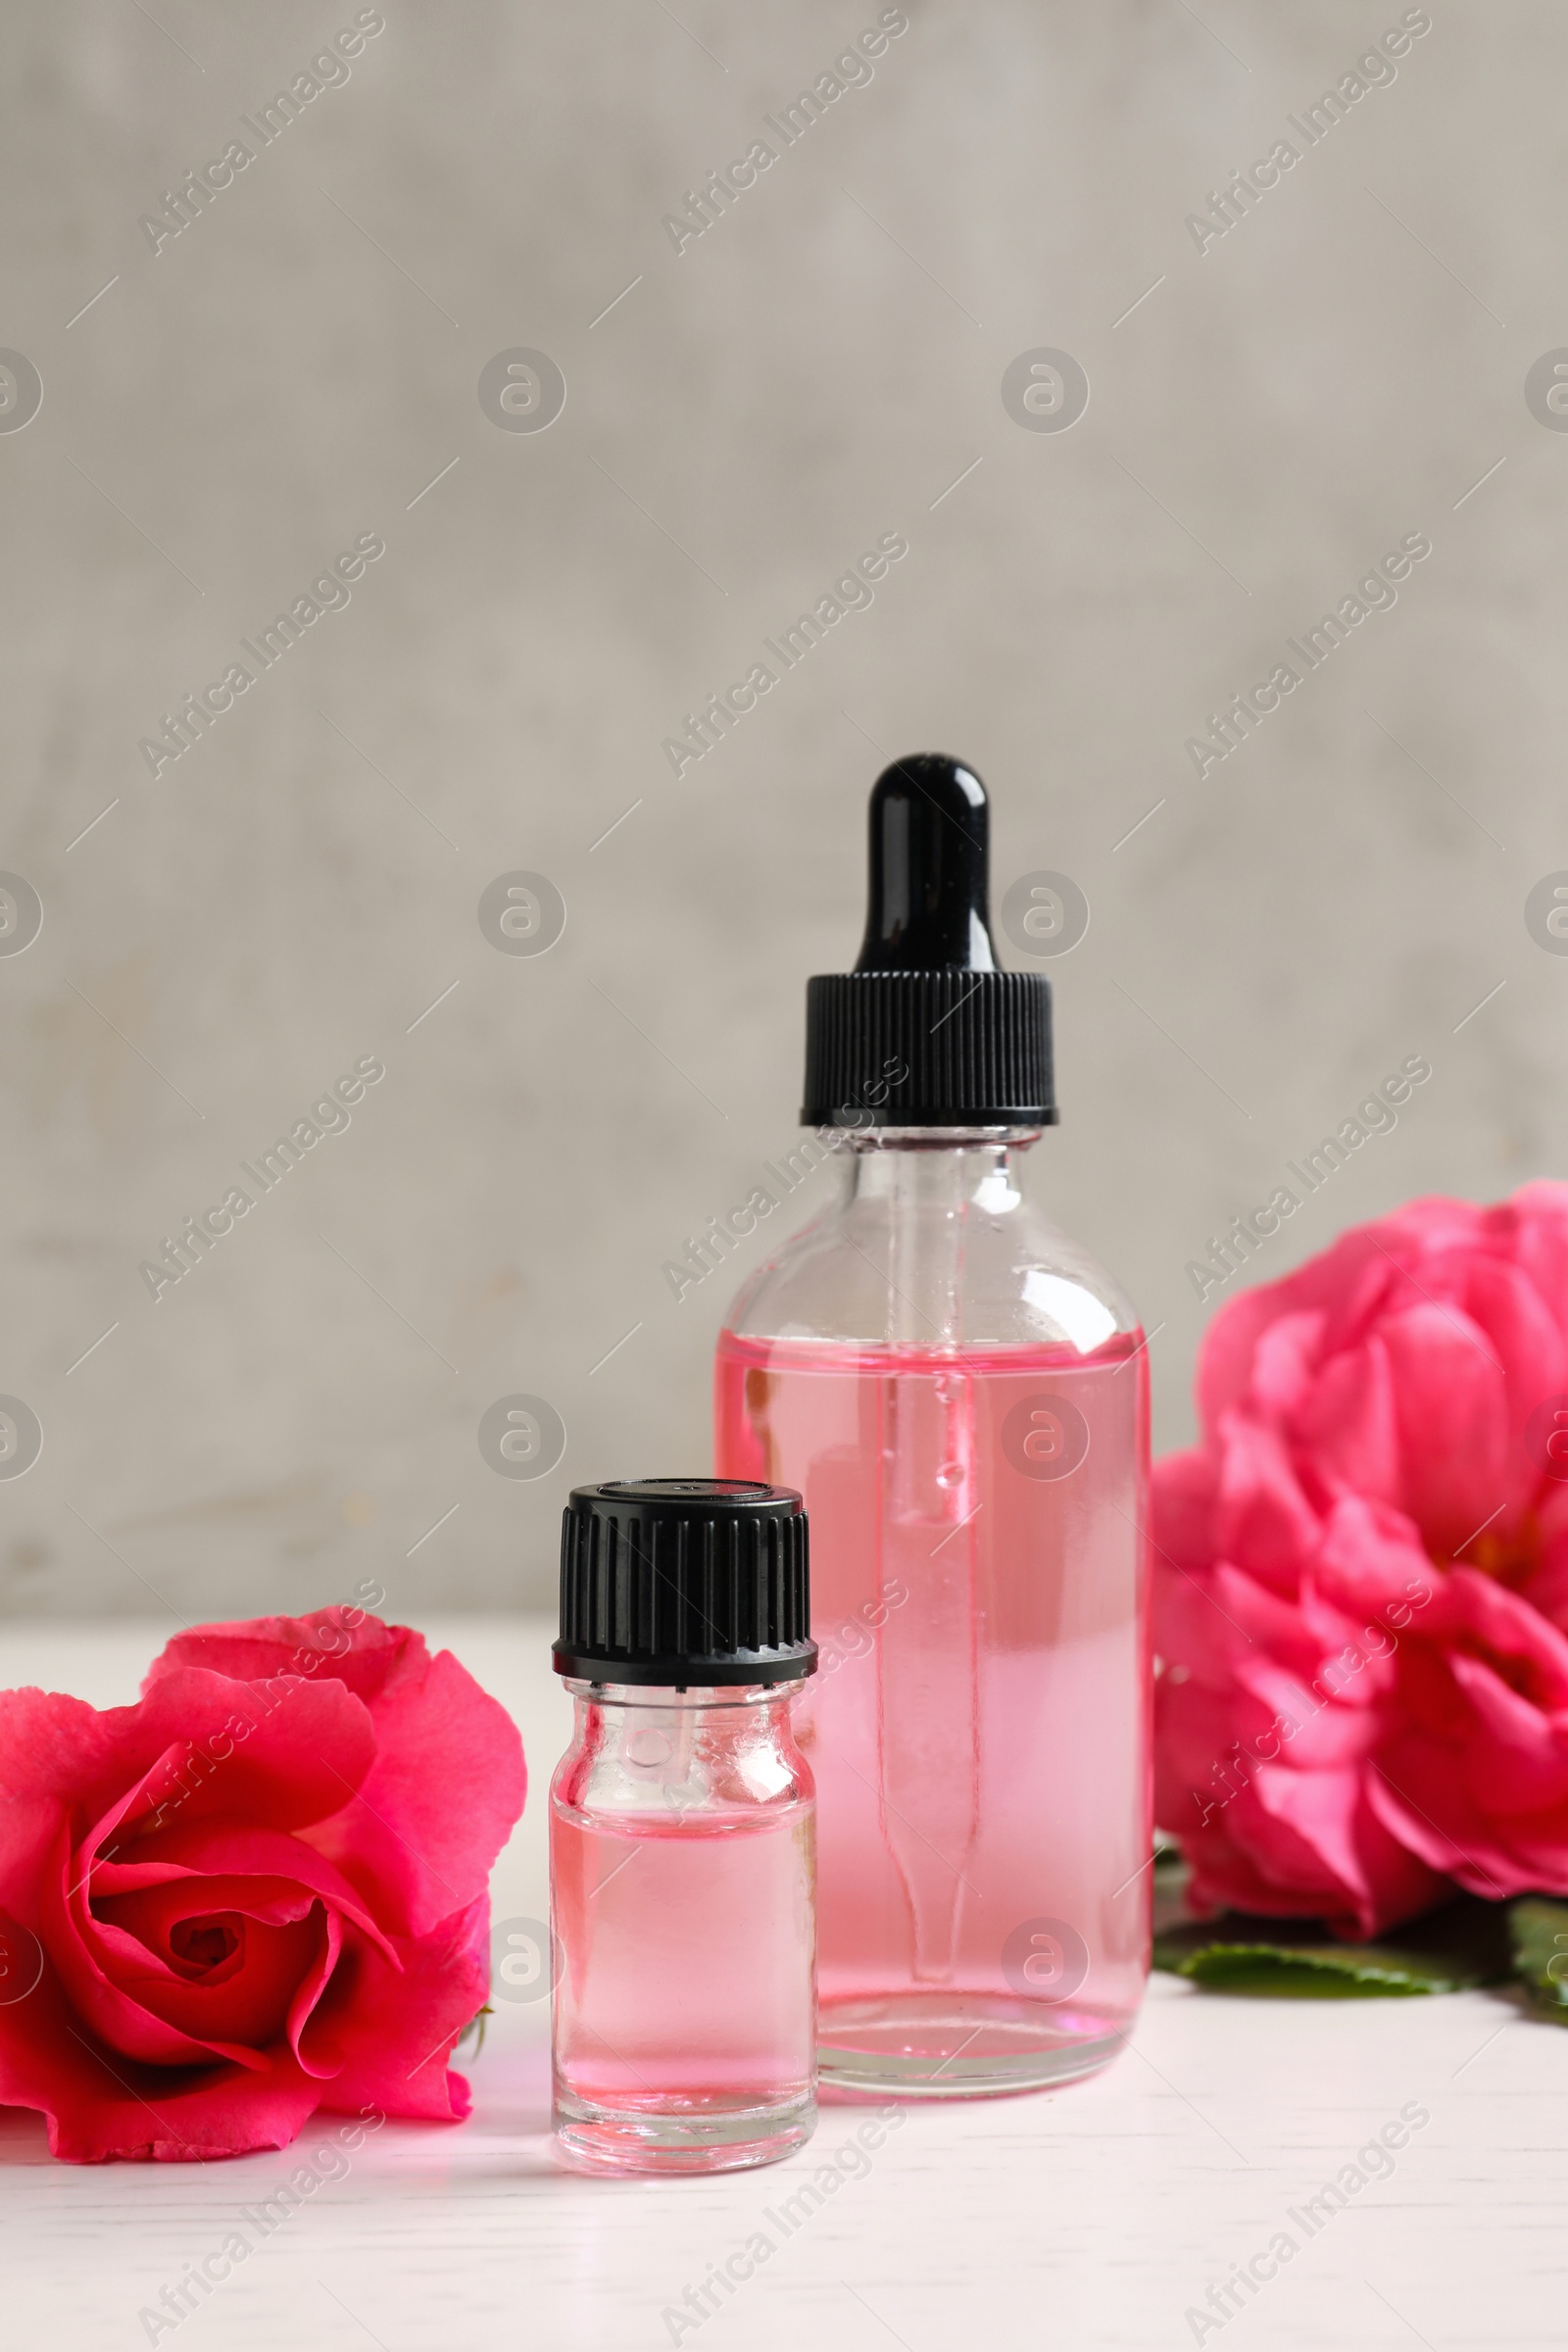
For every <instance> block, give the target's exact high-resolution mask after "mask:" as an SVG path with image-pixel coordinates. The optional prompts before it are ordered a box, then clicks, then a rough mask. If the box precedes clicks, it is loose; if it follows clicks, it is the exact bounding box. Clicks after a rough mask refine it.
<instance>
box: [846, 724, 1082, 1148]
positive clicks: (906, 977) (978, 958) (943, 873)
mask: <svg viewBox="0 0 1568 2352" xmlns="http://www.w3.org/2000/svg"><path fill="white" fill-rule="evenodd" d="M990 815H991V812H990V809H989V807H988V805H987V802H986V795H985V787H984V785H983V784H982V783H981V781H980V779H979V777H978V776H977V775H976V774H975V772H974V770H973V769H972V768H970V767H967V766H966V765H965V764H964V763H963V761H962V760H950V759H949V758H948V757H947V756H946V755H945V754H944V753H940V752H917V753H914V754H912V755H911V756H910V757H909V758H908V759H907V760H895V761H894V763H893V765H892V766H891V767H889V768H885V769H884V770H883V772H882V774H881V775H880V776H879V777H878V778H877V780H876V784H875V786H874V787H873V789H872V793H871V803H870V858H869V890H868V894H867V909H866V926H865V939H864V942H863V944H862V946H861V949H860V959H859V962H858V964H857V966H856V968H855V970H854V971H853V972H835V973H831V974H826V975H819V976H818V977H817V978H816V979H814V980H809V981H808V982H807V986H806V1101H805V1103H804V1105H803V1107H802V1110H801V1119H802V1122H803V1124H804V1125H807V1126H810V1127H1049V1126H1054V1124H1055V1119H1056V1099H1055V1086H1054V1077H1053V1069H1052V1051H1051V984H1050V982H1049V981H1048V980H1047V979H1046V978H1045V977H1044V976H1043V975H1042V974H1037V973H1033V972H1005V971H1003V970H1001V969H1000V967H999V966H998V963H997V956H996V949H995V947H994V946H993V944H992V939H991V919H990V903H989V901H990V866H991V846H990Z"/></svg>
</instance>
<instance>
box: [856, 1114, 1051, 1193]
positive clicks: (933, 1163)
mask: <svg viewBox="0 0 1568 2352" xmlns="http://www.w3.org/2000/svg"><path fill="white" fill-rule="evenodd" d="M1041 1132H1042V1131H1041V1129H1040V1128H1038V1127H881V1128H870V1129H858V1130H856V1131H855V1132H853V1133H850V1134H847V1135H846V1136H845V1138H844V1141H845V1143H846V1145H847V1146H848V1150H847V1152H846V1153H845V1157H846V1159H847V1161H848V1163H849V1170H850V1175H849V1194H850V1200H851V1201H867V1202H869V1201H876V1202H878V1203H880V1204H885V1205H887V1206H889V1207H893V1208H899V1207H907V1208H909V1209H911V1210H926V1211H930V1210H937V1211H941V1210H943V1209H949V1210H953V1211H956V1210H958V1209H960V1208H963V1207H966V1206H968V1205H969V1204H971V1203H972V1204H973V1205H974V1206H975V1207H977V1208H980V1209H982V1210H985V1209H988V1208H989V1209H994V1210H998V1211H1000V1210H1003V1209H1007V1208H1015V1207H1016V1206H1017V1204H1018V1201H1020V1200H1021V1198H1022V1195H1023V1165H1022V1163H1023V1154H1024V1153H1025V1152H1027V1151H1028V1149H1029V1147H1030V1146H1031V1144H1035V1143H1038V1142H1039V1140H1040V1136H1041Z"/></svg>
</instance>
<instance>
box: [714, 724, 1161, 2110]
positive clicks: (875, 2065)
mask: <svg viewBox="0 0 1568 2352" xmlns="http://www.w3.org/2000/svg"><path fill="white" fill-rule="evenodd" d="M986 823H987V808H986V802H985V796H984V793H983V791H982V789H981V786H980V784H979V782H978V780H977V779H976V778H975V777H974V776H973V775H972V774H971V773H970V772H969V771H968V770H967V769H965V768H962V767H960V766H959V765H958V764H957V763H956V761H952V760H941V759H937V758H935V757H932V756H922V757H920V758H917V759H912V760H904V761H901V762H899V763H898V764H897V765H895V766H894V767H892V768H890V769H888V770H887V772H886V773H885V774H884V775H883V776H882V778H881V779H880V781H879V782H878V784H877V787H876V790H875V792H874V793H873V796H872V801H871V910H870V921H869V923H868V926H867V932H866V940H865V945H864V947H863V949H862V951H861V956H860V962H859V966H858V970H857V972H856V973H855V974H853V975H845V976H843V977H842V978H831V979H818V980H813V981H812V982H811V983H810V987H809V1000H808V1004H809V1014H808V1024H809V1037H808V1056H807V1101H806V1109H805V1111H804V1113H803V1117H804V1118H805V1119H807V1120H809V1122H810V1123H812V1124H813V1125H815V1126H817V1127H818V1128H819V1129H820V1130H823V1131H828V1132H830V1134H831V1138H832V1141H833V1142H834V1143H835V1144H837V1145H838V1146H839V1147H840V1150H839V1154H838V1167H837V1170H836V1174H837V1177H838V1198H837V1200H836V1201H834V1202H833V1204H832V1205H831V1206H829V1207H828V1208H827V1209H825V1210H824V1211H823V1212H822V1213H821V1214H820V1215H819V1216H818V1217H817V1218H815V1219H814V1220H813V1221H812V1222H811V1223H810V1224H809V1225H808V1226H807V1227H806V1228H805V1229H804V1230H803V1231H802V1232H801V1233H799V1234H797V1235H796V1236H795V1237H794V1239H793V1240H792V1241H790V1242H789V1243H787V1244H786V1245H785V1247H784V1249H783V1250H781V1252H780V1253H779V1254H778V1256H776V1257H775V1258H774V1259H773V1260H772V1261H771V1263H769V1264H768V1265H766V1266H764V1267H762V1268H761V1269H760V1271H759V1272H758V1273H757V1274H756V1275H755V1276H754V1277H753V1279H752V1280H751V1281H750V1282H749V1283H748V1284H747V1285H746V1287H745V1288H744V1289H743V1291H742V1292H741V1295H740V1297H739V1298H738V1299H737V1300H736V1301H735V1304H734V1306H733V1307H732V1309H731V1312H730V1317H729V1323H728V1327H727V1328H726V1330H725V1331H724V1332H723V1334H722V1335H721V1337H720V1340H719V1345H718V1355H717V1363H716V1398H715V1403H716V1423H717V1438H716V1445H717V1463H718V1467H719V1469H720V1470H721V1471H722V1472H724V1473H726V1474H728V1475H730V1476H733V1477H739V1478H756V1479H764V1480H778V1481H781V1482H787V1483H788V1484H789V1485H791V1486H793V1487H796V1488H798V1489H799V1490H800V1491H801V1492H802V1493H803V1494H804V1495H805V1496H806V1499H807V1504H808V1508H809V1512H810V1516H811V1523H812V1533H813V1550H814V1553H815V1559H814V1575H813V1580H812V1581H813V1587H814V1592H813V1605H812V1630H813V1632H814V1634H815V1636H816V1640H817V1642H818V1646H819V1650H820V1661H819V1664H820V1671H819V1673H818V1675H817V1677H816V1679H815V1681H814V1682H813V1684H812V1685H811V1686H810V1689H809V1692H808V1694H807V1695H806V1696H805V1697H804V1699H803V1702H802V1705H801V1709H800V1712H799V1718H798V1726H797V1728H798V1734H799V1738H800V1741H801V1745H802V1747H803V1749H804V1750H805V1752H806V1754H807V1755H808V1757H809V1760H810V1765H811V1770H812V1773H813V1775H814V1778H815V1781H816V1785H817V1790H818V1833H819V1854H820V1880H819V1889H818V2007H819V2019H820V2026H819V2051H818V2056H819V2064H820V2067H821V2072H822V2076H823V2079H824V2080H825V2081H833V2082H839V2083H840V2084H843V2085H845V2086H847V2087H854V2088H857V2089H861V2090H876V2091H881V2092H883V2093H884V2094H886V2093H887V2092H888V2091H890V2090H891V2091H896V2092H900V2093H904V2094H915V2095H921V2094H925V2095H932V2096H942V2095H954V2094H958V2095H962V2094H969V2095H973V2094H975V2093H980V2092H991V2091H1005V2090H1017V2089H1025V2088H1029V2087H1031V2086H1033V2085H1038V2084H1043V2083H1049V2082H1059V2081H1062V2080H1065V2079H1066V2078H1068V2077H1071V2076H1073V2075H1078V2074H1083V2073H1086V2072H1088V2071H1090V2070H1091V2069H1093V2068H1094V2067H1096V2066H1099V2065H1102V2064H1103V2063H1104V2061H1105V2060H1106V2059H1107V2058H1108V2057H1110V2056H1111V2055H1112V2054H1113V2053H1114V2051H1115V2050H1116V2048H1117V2047H1118V2046H1119V2043H1120V2040H1121V2039H1122V2037H1123V2036H1124V2034H1125V2033H1126V2031H1127V2029H1128V2028H1129V2026H1130V2025H1131V2023H1132V2020H1133V2019H1134V2017H1135V2016H1136V2014H1137V2010H1138V2005H1139V2002H1140V2000H1141V1998H1142V1994H1143V1988H1144V1984H1145V1981H1146V1977H1147V1972H1148V1966H1149V1906H1150V1881H1151V1877H1152V1872H1151V1870H1150V1868H1149V1864H1150V1858H1151V1834H1152V1832H1151V1810H1150V1767H1149V1756H1150V1705H1151V1698H1150V1670H1149V1657H1148V1644H1147V1586H1148V1575H1147V1544H1146V1535H1145V1524H1146V1492H1147V1483H1148V1462H1149V1408H1148V1384H1147V1351H1146V1349H1145V1347H1144V1341H1143V1335H1142V1333H1141V1331H1140V1329H1139V1326H1138V1321H1137V1318H1136V1316H1135V1315H1134V1313H1133V1310H1132V1309H1131V1307H1130V1306H1128V1304H1127V1303H1126V1301H1125V1299H1123V1298H1122V1296H1121V1294H1120V1293H1119V1291H1118V1290H1117V1289H1116V1287H1115V1285H1114V1284H1113V1283H1112V1282H1111V1280H1110V1279H1109V1277H1108V1276H1107V1275H1105V1274H1104V1273H1103V1272H1102V1271H1101V1270H1100V1269H1099V1268H1098V1267H1097V1266H1096V1265H1095V1264H1094V1262H1093V1260H1092V1259H1090V1258H1089V1256H1088V1255H1087V1254H1086V1253H1085V1252H1084V1251H1083V1250H1080V1249H1078V1248H1077V1247H1076V1246H1075V1245H1074V1244H1072V1243H1070V1242H1068V1241H1067V1240H1066V1239H1065V1237H1064V1236H1062V1235H1061V1234H1059V1233H1058V1232H1056V1231H1055V1230H1054V1227H1052V1226H1051V1225H1049V1224H1048V1223H1047V1222H1046V1221H1045V1220H1044V1219H1043V1218H1042V1217H1041V1216H1040V1215H1039V1213H1038V1212H1037V1211H1036V1210H1035V1209H1034V1208H1032V1207H1031V1206H1030V1205H1029V1204H1028V1203H1027V1201H1025V1198H1024V1190H1023V1185H1024V1178H1023V1170H1022V1164H1021V1163H1022V1156H1023V1153H1024V1152H1025V1151H1026V1150H1027V1148H1028V1147H1029V1146H1030V1145H1032V1144H1033V1143H1034V1142H1035V1141H1036V1140H1037V1138H1038V1136H1039V1133H1040V1131H1041V1130H1042V1128H1043V1127H1045V1126H1047V1125H1049V1124H1052V1123H1054V1118H1055V1106H1054V1092H1053V1084H1052V1067H1051V1031H1050V995H1049V989H1048V986H1047V983H1046V981H1045V980H1044V979H1043V978H1035V977H1032V976H1031V977H1024V976H1021V975H1015V974H1011V973H1004V972H1002V971H1000V970H998V968H997V966H996V960H995V956H994V953H993V950H992V945H991V939H990V933H989V929H988V922H987V872H986V867H987V841H986Z"/></svg>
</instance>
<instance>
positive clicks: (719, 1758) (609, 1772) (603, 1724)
mask: <svg viewBox="0 0 1568 2352" xmlns="http://www.w3.org/2000/svg"><path fill="white" fill-rule="evenodd" d="M566 1688H567V1690H568V1691H570V1692H571V1694H572V1696H573V1698H574V1699H575V1701H576V1715H577V1721H576V1728H575V1737H574V1739H573V1741H572V1745H571V1747H570V1749H569V1750H568V1752H567V1754H566V1756H565V1757H564V1760H563V1763H562V1766H561V1769H560V1771H559V1772H558V1774H557V1777H556V1789H557V1793H558V1795H559V1794H562V1793H566V1794H567V1795H569V1797H570V1799H571V1800H572V1801H573V1802H576V1803H579V1804H583V1805H587V1806H589V1807H591V1808H593V1809H595V1810H599V1811H605V1812H613V1813H625V1814H634V1815H640V1816H642V1817H644V1818H645V1819H646V1818H662V1817H667V1818H674V1819H679V1818H681V1817H682V1816H684V1815H686V1814H689V1813H693V1812H710V1811H712V1810H714V1809H719V1810H727V1811H733V1810H735V1809H736V1808H737V1807H738V1808H740V1809H742V1810H747V1809H750V1808H752V1807H754V1806H755V1805H757V1804H759V1803H761V1804H766V1803H768V1802H770V1801H773V1800H774V1799H776V1798H779V1797H782V1796H793V1795H796V1794H798V1793H799V1789H798V1787H797V1783H798V1781H799V1779H800V1777H801V1776H802V1774H803V1773H804V1771H805V1767H804V1764H803V1762H802V1759H801V1755H800V1751H799V1749H798V1748H797V1747H796V1745H795V1740H794V1734H793V1731H792V1729H791V1725H790V1709H791V1706H792V1704H793V1702H794V1700H795V1699H796V1698H797V1697H798V1696H799V1695H800V1691H801V1684H800V1683H799V1682H793V1683H768V1684H754V1683H745V1684H737V1685H735V1686H733V1687H731V1688H727V1689H721V1690H714V1689H703V1690H686V1691H676V1690H666V1689H664V1688H662V1687H661V1686H656V1685H653V1684H649V1685H646V1686H644V1685H631V1684H626V1683H585V1682H580V1681H578V1680H577V1679H576V1678H575V1677H570V1678H568V1679H567V1682H566Z"/></svg>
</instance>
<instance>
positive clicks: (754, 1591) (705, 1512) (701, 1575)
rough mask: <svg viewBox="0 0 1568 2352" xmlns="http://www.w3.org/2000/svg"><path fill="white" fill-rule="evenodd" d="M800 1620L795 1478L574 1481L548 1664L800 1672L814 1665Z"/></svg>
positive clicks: (714, 1672) (702, 1675)
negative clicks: (764, 1482) (782, 1483)
mask: <svg viewBox="0 0 1568 2352" xmlns="http://www.w3.org/2000/svg"><path fill="white" fill-rule="evenodd" d="M810 1626H811V1604H810V1588H809V1563H808V1551H807V1528H806V1513H805V1510H804V1509H803V1508H802V1504H801V1497H800V1495H798V1494H797V1493H796V1492H795V1490H794V1488H793V1487H764V1486H760V1485H758V1484H756V1483H755V1482H754V1481H752V1480H750V1479H744V1478H638V1479H625V1480H619V1479H617V1480H613V1481H612V1483H611V1484H609V1485H608V1486H602V1487H574V1488H573V1489H572V1494H571V1500H570V1501H569V1502H568V1503H567V1505H566V1507H565V1509H564V1512H563V1513H562V1517H561V1639H560V1641H559V1642H556V1643H555V1666H556V1672H557V1673H558V1674H569V1675H575V1676H578V1677H580V1678H581V1680H583V1681H584V1682H591V1683H643V1684H648V1683H658V1684H664V1685H672V1686H673V1687H674V1688H675V1689H677V1690H684V1689H687V1688H690V1687H691V1686H693V1685H695V1686H696V1687H697V1688H699V1689H706V1688H708V1687H709V1686H710V1685H721V1684H728V1683H787V1682H797V1681H799V1679H800V1677H801V1676H802V1675H806V1674H810V1673H811V1672H812V1670H813V1669H814V1667H815V1665H816V1643H815V1642H813V1641H812V1640H811V1639H810Z"/></svg>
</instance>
